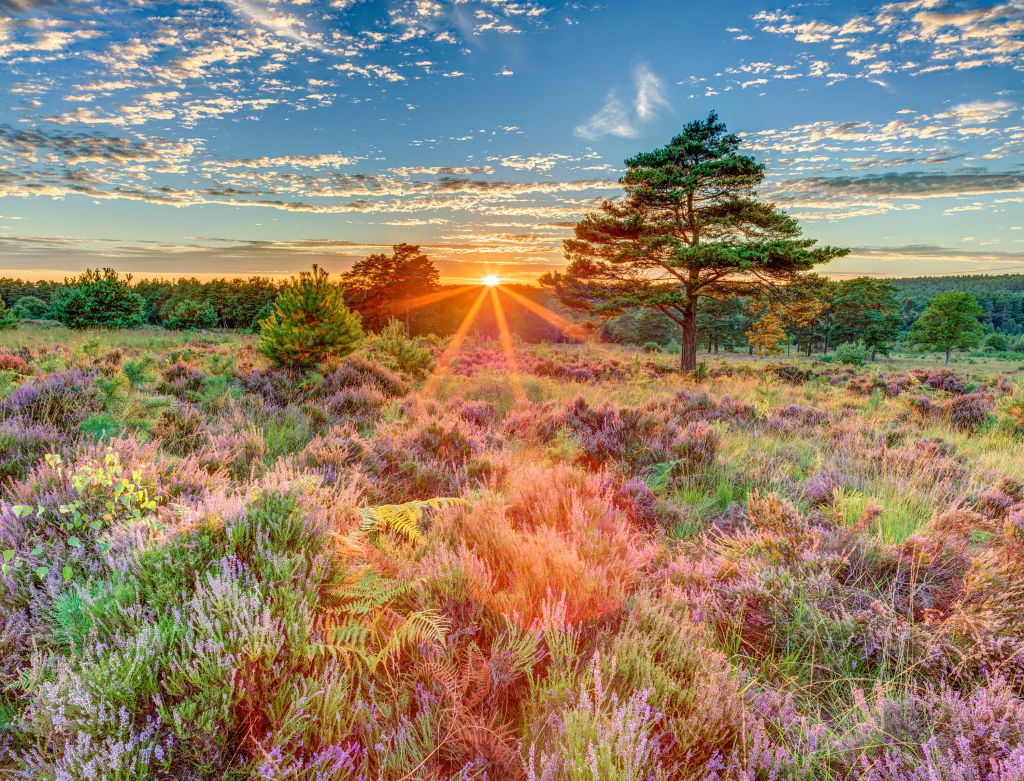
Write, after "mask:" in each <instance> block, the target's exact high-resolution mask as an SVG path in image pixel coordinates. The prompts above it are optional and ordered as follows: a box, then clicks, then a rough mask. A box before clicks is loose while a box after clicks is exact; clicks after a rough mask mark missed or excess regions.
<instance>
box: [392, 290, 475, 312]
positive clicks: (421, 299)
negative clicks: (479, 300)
mask: <svg viewBox="0 0 1024 781" xmlns="http://www.w3.org/2000/svg"><path fill="white" fill-rule="evenodd" d="M476 288H477V285H459V286H458V287H454V288H446V289H444V290H438V291H436V292H433V293H425V294H424V295H422V296H416V297H415V298H407V299H404V300H401V301H396V302H395V303H394V306H393V309H394V310H395V311H396V312H405V311H406V310H409V309H418V308H419V307H421V306H426V305H427V304H435V303H437V302H438V301H444V300H445V299H447V298H451V297H452V296H457V295H459V294H460V293H465V292H466V291H467V290H475V289H476Z"/></svg>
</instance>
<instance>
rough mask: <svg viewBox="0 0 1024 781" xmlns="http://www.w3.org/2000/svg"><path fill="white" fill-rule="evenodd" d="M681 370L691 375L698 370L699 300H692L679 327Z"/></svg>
mask: <svg viewBox="0 0 1024 781" xmlns="http://www.w3.org/2000/svg"><path fill="white" fill-rule="evenodd" d="M679 331H680V333H679V341H680V349H679V370H680V371H681V372H682V373H683V374H689V373H690V372H692V371H693V370H694V369H696V368H697V299H696V297H692V298H690V299H689V300H688V301H687V302H686V309H684V310H683V322H682V323H680V325H679Z"/></svg>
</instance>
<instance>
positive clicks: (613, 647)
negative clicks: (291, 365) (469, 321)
mask: <svg viewBox="0 0 1024 781" xmlns="http://www.w3.org/2000/svg"><path fill="white" fill-rule="evenodd" d="M446 344H449V343H448V342H446V341H445V340H443V339H438V338H432V337H419V338H415V339H410V338H407V337H405V336H404V335H403V334H402V330H401V329H397V328H391V329H387V330H386V331H385V332H384V333H383V334H371V335H370V336H368V337H367V338H366V339H365V340H364V341H362V342H361V343H360V345H359V346H358V348H357V349H356V350H355V351H354V352H352V353H351V354H349V355H347V356H344V357H341V356H337V357H334V358H330V359H328V360H326V361H325V362H323V363H322V364H320V365H318V366H317V367H316V368H315V369H312V370H306V371H301V372H300V371H297V370H294V369H288V368H282V367H275V366H272V365H271V364H270V363H269V362H268V361H267V360H266V359H265V358H264V357H263V356H262V355H261V354H260V353H259V352H258V351H257V340H256V338H255V337H253V336H248V335H243V334H237V333H182V332H169V331H164V330H160V329H152V328H143V329H138V330H134V331H122V332H116V331H81V332H72V331H68V330H65V329H63V328H56V327H50V328H45V327H42V326H33V325H22V326H20V327H19V328H17V329H16V330H9V331H5V332H2V333H0V382H2V384H0V396H2V399H0V471H2V476H3V478H4V483H3V487H2V489H0V497H2V507H0V509H2V518H0V550H2V551H3V562H4V572H3V575H2V578H0V776H4V777H12V778H21V779H53V780H54V781H56V780H58V779H59V780H61V781H64V780H65V779H66V780H68V781H70V780H72V779H74V781H79V779H133V780H134V779H248V778H273V779H310V780H312V779H386V780H387V781H410V780H411V779H447V778H457V779H470V778H474V779H483V778H490V779H552V780H553V779H592V780H594V781H596V780H597V779H601V780H602V781H605V780H607V779H630V780H633V779H635V780H637V781H640V780H641V779H643V780H646V779H774V778H797V779H863V780H864V781H867V779H905V780H906V781H911V780H917V779H920V780H921V781H926V780H927V781H933V780H935V779H943V780H947V781H953V779H986V780H988V781H1011V779H1021V778H1022V777H1024V698H1022V695H1024V622H1022V621H1021V617H1022V615H1024V559H1022V554H1024V451H1022V448H1021V436H1022V434H1024V395H1022V394H1024V391H1022V389H1021V376H1022V375H1021V373H1020V364H1019V360H1014V361H1001V360H999V359H998V358H993V357H975V358H972V357H969V356H962V355H960V354H957V355H956V356H955V357H954V359H953V362H952V366H951V367H949V368H946V367H943V366H941V365H940V363H941V359H932V360H924V359H910V358H901V357H898V356H897V357H895V358H892V359H886V360H884V361H882V362H879V363H874V364H871V365H869V366H867V367H865V366H848V365H841V364H839V363H835V362H832V363H827V362H823V361H820V360H813V361H812V360H808V359H804V358H784V357H782V358H780V357H764V358H761V357H748V356H746V355H743V354H740V355H734V356H729V357H721V358H708V359H707V360H706V361H704V362H702V363H701V364H699V365H698V368H697V371H695V372H692V373H690V374H689V375H681V374H680V373H679V372H678V370H677V369H676V363H677V359H676V358H675V357H674V356H672V355H669V354H666V353H663V352H661V351H658V350H655V349H653V348H651V349H647V350H640V349H636V348H628V347H621V346H613V345H608V344H536V345H528V344H524V343H520V342H518V341H517V340H506V341H505V342H504V343H502V342H500V341H492V340H489V339H486V338H480V337H474V336H472V335H471V336H470V337H469V338H468V339H467V340H466V341H464V342H462V343H461V344H460V349H459V350H458V351H457V352H453V351H450V350H449V351H447V352H446V351H445V346H446ZM510 348H511V349H510Z"/></svg>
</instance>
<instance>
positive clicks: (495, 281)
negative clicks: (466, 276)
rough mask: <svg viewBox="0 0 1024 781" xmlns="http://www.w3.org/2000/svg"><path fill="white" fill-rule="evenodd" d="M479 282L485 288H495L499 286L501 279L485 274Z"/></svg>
mask: <svg viewBox="0 0 1024 781" xmlns="http://www.w3.org/2000/svg"><path fill="white" fill-rule="evenodd" d="M480 282H481V283H482V284H484V285H486V286H487V287H495V286H496V285H500V284H501V279H500V278H499V277H498V276H497V275H495V274H487V275H486V276H485V277H484V278H483V279H481V280H480Z"/></svg>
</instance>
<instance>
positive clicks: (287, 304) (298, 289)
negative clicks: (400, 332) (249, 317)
mask: <svg viewBox="0 0 1024 781" xmlns="http://www.w3.org/2000/svg"><path fill="white" fill-rule="evenodd" d="M327 277H328V274H327V272H326V271H324V270H323V269H322V268H319V267H318V266H315V265H314V266H313V271H312V273H310V272H306V271H304V272H302V273H301V274H299V278H298V279H294V278H293V279H292V280H291V281H290V282H289V283H288V284H287V285H286V286H285V287H284V288H283V289H282V291H281V293H280V294H279V295H278V297H277V302H276V303H275V305H274V309H273V311H272V312H271V314H270V316H269V317H267V318H266V319H265V320H263V321H261V322H260V345H259V350H260V352H261V353H262V354H263V355H264V356H266V357H267V358H268V359H270V361H271V362H272V363H274V364H275V365H278V366H287V367H289V368H293V369H310V368H312V367H313V366H316V365H317V364H318V363H321V362H322V361H323V360H324V359H325V358H327V357H328V356H331V355H348V354H349V353H350V352H352V351H353V350H354V349H355V348H356V346H357V345H358V344H359V342H360V341H361V340H362V338H363V328H362V326H361V325H360V323H359V315H358V314H356V313H354V312H352V311H350V310H349V309H348V308H347V307H346V306H345V301H344V295H343V294H342V290H341V288H340V287H339V286H338V285H335V284H333V283H331V282H328V280H327Z"/></svg>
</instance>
